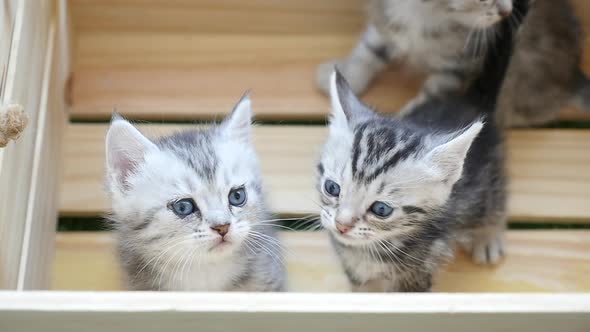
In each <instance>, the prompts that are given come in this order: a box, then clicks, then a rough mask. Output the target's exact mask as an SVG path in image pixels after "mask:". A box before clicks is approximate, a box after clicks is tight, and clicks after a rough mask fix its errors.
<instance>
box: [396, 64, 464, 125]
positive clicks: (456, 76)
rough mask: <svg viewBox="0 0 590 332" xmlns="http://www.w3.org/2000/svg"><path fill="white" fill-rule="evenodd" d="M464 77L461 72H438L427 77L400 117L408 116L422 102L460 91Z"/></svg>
mask: <svg viewBox="0 0 590 332" xmlns="http://www.w3.org/2000/svg"><path fill="white" fill-rule="evenodd" d="M464 80H465V75H464V73H463V72H462V71H461V70H440V71H436V72H434V73H432V74H430V75H429V76H428V78H427V79H426V81H425V82H424V85H423V86H422V90H421V91H420V93H419V94H418V96H417V97H416V98H414V99H412V100H410V101H409V102H408V103H407V104H406V105H405V106H404V107H403V108H402V109H401V110H400V113H399V114H400V115H401V116H404V115H407V114H409V113H410V112H411V111H412V110H413V109H415V108H416V107H418V106H420V105H422V104H423V103H424V102H426V101H428V100H430V99H432V98H437V97H442V96H446V95H449V94H452V93H456V92H459V91H461V89H463V86H464Z"/></svg>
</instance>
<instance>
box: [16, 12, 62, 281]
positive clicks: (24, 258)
mask: <svg viewBox="0 0 590 332" xmlns="http://www.w3.org/2000/svg"><path fill="white" fill-rule="evenodd" d="M47 38H48V40H47V49H46V51H45V52H46V53H45V64H44V68H43V84H42V86H41V89H42V91H41V100H40V102H39V115H38V120H37V128H35V129H36V130H35V131H36V133H35V147H34V151H33V170H32V174H31V186H30V188H29V202H28V204H27V217H26V220H25V232H24V236H23V237H24V238H23V244H22V249H21V258H20V265H19V273H18V281H17V286H16V289H17V290H23V289H24V288H25V279H26V274H27V267H28V265H29V264H31V262H29V248H30V246H31V245H44V244H39V243H35V244H33V243H31V241H30V240H31V232H32V231H33V227H35V225H34V224H35V223H39V222H44V220H33V216H34V215H35V209H36V208H37V204H38V202H37V201H36V195H35V193H36V192H37V190H39V185H38V184H39V182H40V179H39V169H40V167H43V164H44V162H45V160H41V149H42V148H43V147H45V148H47V147H46V146H45V145H44V144H43V139H44V137H45V128H46V126H49V125H50V124H48V123H47V112H48V99H49V89H50V86H49V85H50V83H51V67H52V63H53V47H54V46H53V45H54V40H55V23H54V20H53V19H52V20H51V23H50V26H49V33H48V34H47ZM47 194H48V195H49V194H50V193H47Z"/></svg>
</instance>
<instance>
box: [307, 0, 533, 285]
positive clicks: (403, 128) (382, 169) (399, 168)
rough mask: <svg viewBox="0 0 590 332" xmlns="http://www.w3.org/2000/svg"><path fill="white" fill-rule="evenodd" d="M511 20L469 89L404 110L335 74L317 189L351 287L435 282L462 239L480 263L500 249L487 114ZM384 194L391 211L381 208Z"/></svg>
mask: <svg viewBox="0 0 590 332" xmlns="http://www.w3.org/2000/svg"><path fill="white" fill-rule="evenodd" d="M519 8H520V9H521V10H522V11H523V12H525V11H526V8H527V7H526V6H525V5H520V4H519ZM503 30H504V31H503V32H505V34H504V35H503V36H502V37H501V38H498V41H497V43H498V46H499V47H501V49H502V50H501V51H500V52H499V53H498V56H496V55H495V54H492V55H488V57H487V58H486V59H485V61H484V67H485V70H484V75H483V76H482V77H481V78H478V79H477V80H475V82H474V83H473V85H472V87H471V88H470V89H469V91H468V93H467V95H466V96H465V97H458V96H456V97H446V98H438V99H436V100H431V101H426V102H425V103H423V104H421V105H419V106H417V108H416V109H415V110H414V111H413V112H412V113H411V114H409V115H407V116H405V117H398V118H390V117H386V116H383V115H380V114H378V113H376V112H374V111H372V110H371V109H369V108H368V107H367V106H366V105H364V104H363V103H362V102H361V101H359V100H358V99H357V97H356V96H355V95H354V93H353V91H351V89H350V87H349V86H348V84H347V83H346V81H345V79H344V78H343V77H342V76H340V75H339V74H336V75H334V76H333V78H332V81H331V99H332V117H331V121H330V131H329V136H328V139H327V141H326V143H325V146H324V149H323V153H322V156H321V160H320V163H319V165H318V171H319V179H318V191H319V192H320V197H321V202H322V212H321V222H322V225H323V226H324V227H325V228H326V229H328V231H329V233H330V235H331V238H332V243H333V245H334V248H335V249H336V252H337V254H338V256H339V257H340V259H341V262H342V266H343V268H344V271H345V272H346V274H347V276H348V278H349V280H350V282H351V284H352V286H353V290H357V291H428V290H430V288H431V285H432V277H433V275H434V274H435V273H436V271H437V270H438V268H439V266H440V265H441V264H442V263H444V262H446V261H447V260H448V259H449V258H450V257H451V256H452V247H453V244H454V242H456V241H459V242H460V243H461V244H463V245H464V247H465V248H466V249H467V250H468V251H469V252H471V254H472V257H473V259H474V260H475V261H476V262H478V263H496V262H497V261H498V260H499V259H500V258H501V257H502V255H503V252H504V249H503V229H504V228H505V222H506V193H505V190H506V189H505V187H506V176H505V173H504V169H503V162H504V148H503V143H502V137H501V135H500V133H499V131H498V129H497V127H496V124H495V122H494V121H487V122H486V123H485V124H483V123H482V118H483V117H488V118H489V117H492V116H493V112H494V110H495V108H496V98H497V95H498V93H499V90H500V86H501V83H502V81H503V77H504V73H505V72H506V68H507V66H508V61H509V58H510V54H511V49H512V47H511V46H512V34H511V31H512V30H511V29H509V26H508V25H507V24H503ZM451 113H452V114H453V117H450V116H448V115H449V114H451ZM330 181H331V182H330ZM332 183H335V184H337V186H338V187H337V188H338V190H336V191H334V188H333V187H334V185H333V184H332ZM334 193H337V194H334ZM376 204H377V205H376ZM383 204H385V205H386V206H388V207H389V208H390V209H392V210H391V214H389V215H379V214H378V213H377V212H375V210H374V209H375V206H379V205H381V206H383Z"/></svg>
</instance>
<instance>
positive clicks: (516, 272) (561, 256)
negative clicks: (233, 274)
mask: <svg viewBox="0 0 590 332" xmlns="http://www.w3.org/2000/svg"><path fill="white" fill-rule="evenodd" d="M281 238H282V240H283V241H284V243H285V246H286V247H287V248H288V249H289V252H290V253H289V254H288V255H287V268H288V279H289V290H290V291H297V292H346V291H348V289H349V287H348V282H347V280H346V278H345V276H344V274H343V273H342V271H341V268H340V265H339V261H338V260H337V258H336V256H335V254H334V253H333V251H332V248H331V247H330V244H329V241H328V238H327V236H326V234H324V233H323V232H282V233H281ZM507 252H508V256H507V258H506V259H505V260H504V261H503V262H502V263H501V264H499V265H498V266H496V267H484V266H478V265H475V264H473V263H471V261H470V260H469V259H468V258H467V257H466V256H465V255H464V254H462V253H459V254H458V257H457V259H456V261H455V262H454V263H452V264H450V265H449V266H448V267H446V268H445V269H444V272H442V273H441V274H440V275H439V276H438V277H437V278H436V286H435V288H434V290H435V291H437V292H590V279H589V278H587V276H588V275H589V274H590V255H588V252H590V231H558V230H553V231H510V232H509V233H508V249H507ZM121 273H122V272H121V270H120V269H119V265H118V262H117V257H116V253H115V248H114V240H113V238H112V235H111V234H110V233H107V232H101V233H92V232H90V233H60V234H58V236H57V239H56V256H55V265H54V271H53V286H52V289H53V290H97V291H106V290H121V289H123V288H124V286H123V284H122V282H121V280H122V274H121Z"/></svg>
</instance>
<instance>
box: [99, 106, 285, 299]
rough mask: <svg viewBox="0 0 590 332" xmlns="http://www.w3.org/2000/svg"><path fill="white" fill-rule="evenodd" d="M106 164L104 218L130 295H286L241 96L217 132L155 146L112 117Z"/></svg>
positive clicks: (278, 249) (193, 132) (157, 142)
mask: <svg viewBox="0 0 590 332" xmlns="http://www.w3.org/2000/svg"><path fill="white" fill-rule="evenodd" d="M106 160H107V162H106V168H107V187H108V191H109V194H110V197H111V199H112V216H111V219H112V220H113V222H114V227H115V231H116V235H117V237H118V241H119V246H118V248H119V254H120V259H121V262H122V265H123V267H124V269H125V271H126V272H127V275H128V279H129V283H130V287H131V288H132V289H134V290H170V291H233V290H241V291H281V290H283V289H284V287H285V271H284V267H283V265H282V253H281V247H280V243H279V240H278V239H277V237H276V234H275V232H274V231H273V228H272V227H270V226H271V225H270V224H268V223H267V219H268V215H269V213H268V211H267V208H266V206H265V199H264V196H263V192H262V182H261V176H260V170H259V166H258V161H257V157H256V154H255V152H254V147H253V145H252V142H251V108H250V99H249V97H248V96H245V97H243V98H242V100H241V101H240V102H239V103H238V104H237V105H236V106H235V108H234V110H233V112H232V113H231V115H229V116H228V117H227V119H225V120H224V121H223V122H222V123H221V124H220V125H218V126H214V127H212V128H210V129H206V130H205V129H203V130H196V129H195V130H189V131H183V132H178V133H175V134H173V135H170V136H165V137H161V138H159V139H156V140H150V139H148V138H146V137H145V136H143V135H142V134H141V133H140V132H139V131H138V130H137V129H136V128H135V127H134V126H132V125H131V124H130V123H129V122H127V121H125V120H123V119H122V118H120V117H117V116H115V117H114V118H113V121H112V123H111V126H110V128H109V130H108V133H107V136H106Z"/></svg>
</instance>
